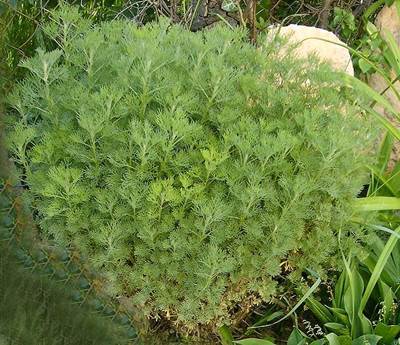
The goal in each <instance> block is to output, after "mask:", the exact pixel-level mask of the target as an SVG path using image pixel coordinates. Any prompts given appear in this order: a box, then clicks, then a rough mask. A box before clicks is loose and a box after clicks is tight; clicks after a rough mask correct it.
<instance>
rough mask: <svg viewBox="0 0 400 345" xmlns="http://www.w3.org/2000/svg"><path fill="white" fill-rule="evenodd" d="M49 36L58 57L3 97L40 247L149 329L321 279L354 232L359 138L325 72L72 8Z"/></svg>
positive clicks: (51, 54)
mask: <svg viewBox="0 0 400 345" xmlns="http://www.w3.org/2000/svg"><path fill="white" fill-rule="evenodd" d="M46 33H47V34H48V35H49V36H50V37H51V38H52V39H53V40H54V42H55V43H56V44H57V45H58V48H57V49H55V50H52V51H44V50H40V49H39V50H38V51H37V54H36V56H35V57H33V58H31V59H29V60H26V61H25V62H24V63H23V66H24V67H25V68H27V69H28V70H29V71H30V73H29V76H27V77H26V79H25V80H23V81H22V82H21V83H20V84H19V85H18V86H17V87H16V88H15V90H14V92H13V93H12V95H11V97H10V101H11V105H12V107H13V110H12V111H10V115H9V119H10V123H12V125H11V126H10V128H9V135H8V137H9V142H10V144H9V147H10V152H11V155H12V157H13V159H14V160H15V161H16V162H17V164H18V166H19V167H20V168H21V172H22V177H23V179H24V181H25V183H26V184H27V185H28V186H29V188H30V190H31V193H32V195H33V203H34V205H35V207H36V208H37V218H38V220H39V221H40V225H41V228H42V229H43V231H44V233H46V234H47V236H49V237H52V238H54V239H55V240H56V241H58V242H60V243H62V244H65V245H68V244H70V243H73V244H74V246H78V247H79V248H80V250H81V251H82V252H84V253H85V254H86V255H87V256H88V257H89V258H90V260H91V262H92V264H94V265H96V266H97V267H99V268H101V269H102V270H103V272H105V273H106V274H107V275H108V277H109V280H110V291H111V292H112V293H115V294H119V295H125V296H128V297H129V298H130V299H131V301H132V302H133V303H134V304H135V305H136V306H139V307H140V309H141V310H142V311H143V313H144V314H145V315H147V316H148V317H152V318H155V319H158V318H163V319H167V320H170V321H171V324H173V325H175V326H176V327H178V328H180V329H181V330H185V331H194V330H199V329H201V327H208V329H209V328H212V329H214V330H215V327H219V326H220V325H222V324H223V323H227V324H230V323H232V322H234V321H236V319H237V318H238V316H237V314H236V312H235V310H237V309H238V308H237V306H238V305H240V306H241V307H243V308H244V309H247V310H251V307H252V306H253V305H255V304H257V303H260V302H262V301H266V300H268V299H270V298H271V296H273V295H275V294H277V293H279V292H280V290H282V288H283V287H282V286H280V285H279V284H278V283H277V281H278V280H277V279H276V278H277V277H278V276H281V277H283V278H285V279H291V280H293V281H295V280H296V279H300V278H301V273H302V272H303V271H304V269H305V268H309V269H312V270H314V271H316V272H319V273H320V274H321V275H322V276H323V272H324V269H325V268H326V267H332V266H333V267H336V265H337V263H338V262H340V255H337V253H338V241H337V232H338V229H344V230H343V234H344V236H343V239H342V242H341V243H342V244H343V247H345V248H344V249H345V250H348V249H350V247H354V246H355V244H354V243H355V240H357V239H359V238H360V236H362V231H361V230H360V228H358V227H357V226H352V225H350V224H349V220H350V218H351V217H352V214H353V208H352V200H353V198H354V197H355V196H356V195H357V193H358V192H359V190H360V188H361V187H362V184H363V178H364V177H366V175H365V174H364V168H363V167H364V166H365V163H366V160H367V158H366V156H367V154H368V152H369V150H368V147H369V144H370V143H371V141H372V138H371V135H369V134H368V130H369V125H368V123H367V122H366V121H365V120H364V119H363V118H362V117H360V115H359V114H358V109H357V108H356V107H353V106H352V105H351V104H349V102H347V101H346V97H345V94H344V92H343V91H342V90H341V89H340V87H339V86H337V85H336V84H335V79H337V75H335V74H333V72H330V71H329V70H328V68H327V67H324V66H319V65H318V64H316V63H315V64H308V63H306V62H304V61H303V62H297V61H296V60H295V59H293V58H292V57H291V56H290V54H289V55H288V56H286V57H282V54H279V51H278V49H277V46H276V45H275V44H274V43H271V44H269V45H268V46H266V45H260V46H259V47H258V48H255V47H254V46H252V45H251V44H249V43H248V42H247V34H246V32H245V31H243V30H240V29H238V30H230V29H228V28H225V27H222V26H218V27H216V28H213V29H211V30H207V31H204V32H199V33H191V32H188V31H185V30H184V29H183V28H181V27H180V26H176V25H171V24H170V23H169V22H167V21H162V20H161V21H160V22H159V23H157V24H151V25H146V26H144V27H141V28H138V27H136V26H135V25H134V24H133V23H131V22H128V21H114V22H110V23H104V24H93V23H92V22H90V21H89V20H86V19H82V18H81V17H80V16H79V15H78V13H77V11H76V10H75V9H74V8H69V7H63V8H61V10H60V11H58V12H56V13H54V15H53V20H52V23H51V24H50V25H49V26H48V27H47V28H46ZM345 230H346V231H345ZM280 281H282V280H280ZM240 315H242V317H243V313H240Z"/></svg>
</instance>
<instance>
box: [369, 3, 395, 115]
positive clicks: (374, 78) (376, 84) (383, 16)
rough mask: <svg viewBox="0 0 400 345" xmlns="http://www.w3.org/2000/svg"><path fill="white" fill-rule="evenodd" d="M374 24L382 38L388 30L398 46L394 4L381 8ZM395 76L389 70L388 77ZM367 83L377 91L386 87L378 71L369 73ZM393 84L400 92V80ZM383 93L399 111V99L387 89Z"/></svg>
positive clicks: (392, 77) (392, 78)
mask: <svg viewBox="0 0 400 345" xmlns="http://www.w3.org/2000/svg"><path fill="white" fill-rule="evenodd" d="M375 25H376V27H377V28H378V30H379V31H380V32H381V34H382V36H383V37H384V38H385V37H386V35H387V32H390V33H391V34H392V35H393V36H394V38H395V39H396V41H397V45H399V46H400V18H399V15H398V13H397V8H396V5H395V4H393V5H392V6H390V7H387V6H385V7H383V8H382V10H381V11H380V12H379V13H378V15H377V17H376V19H375ZM395 78H396V73H395V72H394V71H391V75H390V79H391V80H394V79H395ZM368 83H369V85H370V86H371V87H372V88H373V89H374V90H375V91H377V92H379V93H381V92H382V91H384V90H385V89H387V88H388V85H387V83H386V81H385V80H384V79H383V78H382V77H381V75H380V74H379V73H374V74H373V75H371V77H370V78H369V80H368ZM394 86H395V87H396V89H397V90H398V91H399V92H400V82H396V83H395V84H394ZM384 95H385V97H386V98H387V99H388V100H389V101H390V102H391V103H392V105H393V106H394V107H395V109H396V110H397V111H399V112H400V100H399V99H398V98H397V97H396V96H395V94H394V92H393V91H392V90H390V89H388V90H386V92H385V93H384Z"/></svg>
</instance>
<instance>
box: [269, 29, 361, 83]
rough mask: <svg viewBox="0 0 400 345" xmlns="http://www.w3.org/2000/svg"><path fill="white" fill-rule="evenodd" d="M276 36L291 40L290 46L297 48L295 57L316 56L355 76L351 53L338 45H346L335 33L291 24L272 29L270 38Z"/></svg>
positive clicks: (333, 66)
mask: <svg viewBox="0 0 400 345" xmlns="http://www.w3.org/2000/svg"><path fill="white" fill-rule="evenodd" d="M275 34H279V35H281V36H282V37H286V38H287V39H288V40H289V42H288V43H289V46H292V45H293V46H294V47H295V48H294V49H295V51H294V54H295V56H297V57H299V58H307V57H308V56H309V55H316V56H318V58H319V59H320V60H321V61H324V62H326V63H328V64H330V65H331V66H332V68H333V69H335V70H338V71H344V72H346V73H348V74H350V75H354V69H353V63H352V61H351V57H350V53H349V51H348V49H347V48H345V47H343V46H340V45H338V44H341V45H344V44H345V43H343V42H342V41H340V40H339V38H337V37H336V35H335V34H334V33H332V32H330V31H327V30H323V29H319V28H315V27H312V26H304V25H296V24H291V25H288V26H281V27H274V28H272V29H271V30H270V32H269V35H268V36H269V37H271V36H270V35H275ZM328 41H329V42H328ZM332 42H333V43H332Z"/></svg>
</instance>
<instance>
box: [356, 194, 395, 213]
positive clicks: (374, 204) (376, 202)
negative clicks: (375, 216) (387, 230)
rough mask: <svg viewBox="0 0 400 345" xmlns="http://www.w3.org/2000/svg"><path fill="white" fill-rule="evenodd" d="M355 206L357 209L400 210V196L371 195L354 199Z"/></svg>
mask: <svg viewBox="0 0 400 345" xmlns="http://www.w3.org/2000/svg"><path fill="white" fill-rule="evenodd" d="M353 205H354V207H355V209H356V210H357V211H385V210H399V209H400V198H395V197H391V196H370V197H367V198H359V199H355V200H354V204H353Z"/></svg>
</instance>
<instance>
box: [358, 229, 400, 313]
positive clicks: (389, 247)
mask: <svg viewBox="0 0 400 345" xmlns="http://www.w3.org/2000/svg"><path fill="white" fill-rule="evenodd" d="M395 233H396V234H397V235H400V226H399V227H398V228H397V229H396V230H395ZM398 239H399V236H395V235H394V234H392V235H391V236H390V237H389V239H388V241H387V242H386V245H385V247H384V248H383V251H382V253H381V255H380V256H379V259H378V261H377V263H376V266H375V268H374V270H373V272H372V274H371V278H370V279H369V281H368V284H367V287H366V288H365V292H364V295H363V297H362V299H361V305H360V313H362V312H363V310H364V308H365V306H366V305H367V302H368V299H369V297H370V296H371V293H372V290H373V289H374V287H375V285H376V283H377V282H378V279H379V277H380V275H381V273H382V271H383V269H384V268H385V264H386V262H387V260H388V259H389V256H390V254H391V253H392V251H393V248H394V247H395V245H396V243H397V241H398Z"/></svg>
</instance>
